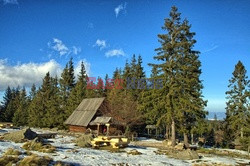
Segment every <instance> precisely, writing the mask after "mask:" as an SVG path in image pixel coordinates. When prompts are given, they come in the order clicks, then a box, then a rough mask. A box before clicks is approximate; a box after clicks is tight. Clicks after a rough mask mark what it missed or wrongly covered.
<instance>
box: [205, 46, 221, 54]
mask: <svg viewBox="0 0 250 166" xmlns="http://www.w3.org/2000/svg"><path fill="white" fill-rule="evenodd" d="M218 47H219V46H218V45H213V46H212V47H211V48H209V49H206V50H204V51H201V53H207V52H211V51H213V50H215V49H217V48H218Z"/></svg>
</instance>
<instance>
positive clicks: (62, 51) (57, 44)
mask: <svg viewBox="0 0 250 166" xmlns="http://www.w3.org/2000/svg"><path fill="white" fill-rule="evenodd" d="M48 47H49V49H51V50H52V51H55V52H56V53H58V54H59V55H60V56H63V55H69V54H74V55H78V54H79V53H80V52H81V51H82V49H81V47H76V46H72V47H68V46H66V45H65V44H64V43H63V42H62V40H60V39H57V38H53V41H52V42H48Z"/></svg>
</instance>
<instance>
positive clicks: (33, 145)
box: [22, 141, 56, 153]
mask: <svg viewBox="0 0 250 166" xmlns="http://www.w3.org/2000/svg"><path fill="white" fill-rule="evenodd" d="M22 148H23V149H25V150H34V151H38V152H43V153H54V152H55V151H56V148H55V147H54V146H52V145H50V144H47V145H43V144H42V143H41V142H35V141H29V142H26V143H25V144H24V145H23V146H22Z"/></svg>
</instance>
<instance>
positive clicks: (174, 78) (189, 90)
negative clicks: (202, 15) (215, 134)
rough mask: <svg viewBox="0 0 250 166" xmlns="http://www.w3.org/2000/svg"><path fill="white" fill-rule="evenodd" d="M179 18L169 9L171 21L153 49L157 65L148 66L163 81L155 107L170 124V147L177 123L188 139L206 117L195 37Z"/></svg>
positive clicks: (175, 9)
mask: <svg viewBox="0 0 250 166" xmlns="http://www.w3.org/2000/svg"><path fill="white" fill-rule="evenodd" d="M180 15H181V14H180V13H179V12H178V10H177V8H176V7H175V6H174V7H172V10H171V12H170V18H166V19H165V23H164V26H163V27H162V29H163V30H164V31H165V32H166V33H165V34H159V35H158V38H159V42H160V44H161V47H160V48H157V49H156V52H157V55H156V56H154V59H155V60H157V61H158V63H155V64H150V65H151V66H153V69H154V72H156V73H158V78H159V77H160V78H162V81H163V84H162V85H163V87H162V88H161V89H160V90H159V91H158V93H159V94H160V95H158V96H163V97H159V101H158V102H157V103H155V104H154V105H155V107H156V108H158V109H159V110H160V113H161V114H162V116H161V117H162V118H163V119H166V120H167V121H169V120H170V121H171V131H172V133H171V136H172V137H171V140H172V146H174V145H175V139H176V123H180V124H182V125H180V126H181V128H180V131H182V133H184V139H187V135H186V134H187V132H188V131H189V130H190V128H191V126H192V125H193V124H195V122H196V121H197V120H198V119H202V118H204V117H205V115H206V112H205V111H204V106H205V105H206V102H205V101H203V99H202V91H201V90H202V88H203V86H202V84H201V81H200V79H199V76H200V74H201V70H200V66H201V65H200V61H199V57H198V54H199V52H198V51H194V50H193V47H194V44H195V43H196V41H195V40H194V39H193V36H194V35H195V33H194V32H190V28H191V26H190V25H189V23H188V21H187V20H186V19H185V20H183V21H182V20H181V17H180ZM185 142H187V140H186V141H185Z"/></svg>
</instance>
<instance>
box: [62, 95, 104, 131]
mask: <svg viewBox="0 0 250 166" xmlns="http://www.w3.org/2000/svg"><path fill="white" fill-rule="evenodd" d="M104 99H105V97H102V98H89V99H83V100H82V102H81V103H80V104H79V106H78V107H77V108H76V109H75V111H74V112H73V113H72V114H71V115H70V116H69V117H68V119H67V120H66V121H65V122H64V123H65V124H67V125H76V126H85V127H87V126H88V124H89V123H90V121H91V119H92V118H93V117H94V115H95V114H96V111H97V110H98V109H99V107H100V106H101V104H102V103H103V101H104Z"/></svg>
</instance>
